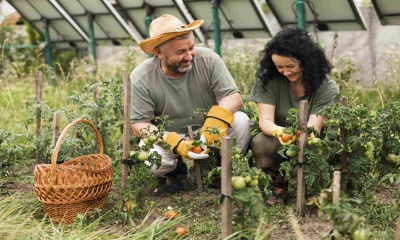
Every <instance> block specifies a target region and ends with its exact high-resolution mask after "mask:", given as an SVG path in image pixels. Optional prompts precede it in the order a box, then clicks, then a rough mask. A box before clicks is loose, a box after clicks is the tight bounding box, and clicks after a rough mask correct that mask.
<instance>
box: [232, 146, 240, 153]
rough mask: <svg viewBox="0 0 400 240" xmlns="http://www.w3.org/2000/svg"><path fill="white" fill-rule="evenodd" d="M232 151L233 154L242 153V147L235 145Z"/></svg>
mask: <svg viewBox="0 0 400 240" xmlns="http://www.w3.org/2000/svg"><path fill="white" fill-rule="evenodd" d="M232 153H233V154H240V148H239V147H233V149H232Z"/></svg>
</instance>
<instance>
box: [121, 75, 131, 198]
mask: <svg viewBox="0 0 400 240" xmlns="http://www.w3.org/2000/svg"><path fill="white" fill-rule="evenodd" d="M122 80H123V84H124V123H123V125H124V130H123V136H122V159H123V160H125V159H129V154H130V149H131V143H130V138H131V131H132V129H131V125H130V118H131V79H130V78H128V75H127V72H126V69H123V70H122ZM127 185H128V165H127V164H122V191H124V190H125V189H126V187H127ZM122 202H123V203H124V199H122Z"/></svg>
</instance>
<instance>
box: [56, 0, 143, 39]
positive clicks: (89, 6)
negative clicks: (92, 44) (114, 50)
mask: <svg viewBox="0 0 400 240" xmlns="http://www.w3.org/2000/svg"><path fill="white" fill-rule="evenodd" d="M50 1H53V2H56V3H58V4H59V5H60V6H61V7H62V8H63V9H65V11H66V12H67V13H68V15H69V16H71V18H72V19H73V20H74V21H75V22H76V23H77V24H78V26H79V27H80V28H81V29H82V30H83V31H84V32H85V33H86V34H87V35H89V30H90V29H89V24H88V14H90V15H91V16H92V17H93V28H94V38H95V40H96V43H97V44H99V45H131V44H133V43H135V42H140V41H141V40H142V38H141V36H140V35H139V34H138V33H137V32H136V31H135V29H134V28H132V27H130V26H128V24H127V23H126V21H125V20H124V19H123V18H122V17H121V16H120V15H119V13H118V12H117V10H116V9H115V8H114V7H113V6H112V5H111V3H110V2H109V1H108V0H50Z"/></svg>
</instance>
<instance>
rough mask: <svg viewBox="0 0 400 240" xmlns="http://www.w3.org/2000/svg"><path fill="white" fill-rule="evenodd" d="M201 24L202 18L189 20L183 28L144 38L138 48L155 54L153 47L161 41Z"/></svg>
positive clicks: (191, 29) (202, 22)
mask: <svg viewBox="0 0 400 240" xmlns="http://www.w3.org/2000/svg"><path fill="white" fill-rule="evenodd" d="M203 24H204V20H196V21H193V22H191V23H190V24H189V25H187V26H186V27H185V28H182V29H181V30H180V31H174V32H166V33H163V34H161V35H158V36H156V37H151V38H148V39H145V40H143V41H141V42H140V48H141V49H142V50H143V51H144V52H145V53H147V54H155V51H154V49H155V48H156V47H157V46H158V45H160V44H161V43H164V42H166V41H168V40H170V39H171V38H174V37H176V36H179V35H183V34H185V33H187V32H190V31H193V30H195V29H197V28H199V27H201V26H202V25H203Z"/></svg>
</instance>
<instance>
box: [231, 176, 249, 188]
mask: <svg viewBox="0 0 400 240" xmlns="http://www.w3.org/2000/svg"><path fill="white" fill-rule="evenodd" d="M232 187H233V189H235V190H242V189H244V188H245V187H246V180H245V179H244V177H242V176H235V177H232Z"/></svg>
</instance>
